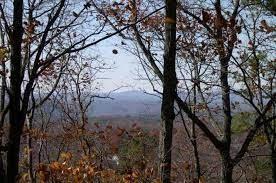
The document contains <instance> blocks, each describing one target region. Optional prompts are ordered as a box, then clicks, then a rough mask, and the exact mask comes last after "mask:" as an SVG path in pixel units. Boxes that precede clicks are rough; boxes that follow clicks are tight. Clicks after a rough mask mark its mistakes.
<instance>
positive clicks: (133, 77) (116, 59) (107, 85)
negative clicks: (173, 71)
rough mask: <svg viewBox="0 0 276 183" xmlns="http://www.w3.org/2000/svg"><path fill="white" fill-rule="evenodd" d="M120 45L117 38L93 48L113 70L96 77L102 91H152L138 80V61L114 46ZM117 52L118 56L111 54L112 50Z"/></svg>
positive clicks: (119, 40) (146, 83) (144, 82)
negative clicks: (98, 78)
mask: <svg viewBox="0 0 276 183" xmlns="http://www.w3.org/2000/svg"><path fill="white" fill-rule="evenodd" d="M116 43H117V44H120V43H121V39H119V38H118V37H114V38H111V39H109V40H106V41H104V42H102V43H100V44H98V45H97V47H98V48H95V49H97V50H98V51H99V54H100V55H101V58H102V59H103V60H104V61H105V62H106V63H107V64H111V65H113V66H114V67H113V69H111V70H107V71H105V72H104V73H102V74H99V75H98V77H100V78H102V79H100V82H101V83H102V85H103V87H102V91H104V92H108V91H110V90H114V89H116V88H118V87H121V86H123V88H121V89H120V90H119V91H126V90H139V89H141V88H142V89H146V90H152V88H151V87H150V86H149V83H148V82H146V81H141V80H139V79H138V75H137V68H138V66H139V64H138V63H139V61H137V59H136V57H135V56H134V55H132V54H131V53H128V52H127V51H125V50H124V49H122V48H119V47H117V46H115V44H116ZM113 49H116V50H118V54H113V53H112V50H113Z"/></svg>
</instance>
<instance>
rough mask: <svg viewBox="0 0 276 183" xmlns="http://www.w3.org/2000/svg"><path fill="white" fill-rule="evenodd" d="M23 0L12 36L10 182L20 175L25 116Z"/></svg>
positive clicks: (19, 1)
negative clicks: (22, 95)
mask: <svg viewBox="0 0 276 183" xmlns="http://www.w3.org/2000/svg"><path fill="white" fill-rule="evenodd" d="M22 18H23V0H14V2H13V30H12V34H11V38H10V41H11V42H10V44H11V57H10V60H11V64H10V69H11V79H10V95H9V99H10V111H9V112H10V113H9V122H10V126H9V137H8V138H9V139H8V154H7V177H8V183H14V182H16V178H17V175H18V163H19V151H20V137H21V133H22V129H23V124H24V120H25V119H24V116H23V115H21V112H20V100H21V74H20V73H21V65H22V58H21V57H22V55H21V50H22V46H21V44H22V37H23V26H22Z"/></svg>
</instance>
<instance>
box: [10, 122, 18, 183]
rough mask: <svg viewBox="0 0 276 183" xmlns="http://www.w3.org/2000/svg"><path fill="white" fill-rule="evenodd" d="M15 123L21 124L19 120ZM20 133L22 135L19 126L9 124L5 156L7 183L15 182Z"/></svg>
mask: <svg viewBox="0 0 276 183" xmlns="http://www.w3.org/2000/svg"><path fill="white" fill-rule="evenodd" d="M16 121H17V122H21V120H20V119H18V120H16ZM21 133H22V126H21V125H17V124H11V126H10V129H9V143H8V154H7V178H8V183H15V182H17V181H16V179H17V176H18V164H19V152H20V138H21Z"/></svg>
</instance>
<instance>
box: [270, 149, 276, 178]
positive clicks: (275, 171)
mask: <svg viewBox="0 0 276 183" xmlns="http://www.w3.org/2000/svg"><path fill="white" fill-rule="evenodd" d="M271 168H272V183H276V151H275V150H272V152H271Z"/></svg>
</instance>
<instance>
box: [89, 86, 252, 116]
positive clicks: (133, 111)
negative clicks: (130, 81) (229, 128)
mask: <svg viewBox="0 0 276 183" xmlns="http://www.w3.org/2000/svg"><path fill="white" fill-rule="evenodd" d="M110 97H111V98H113V99H96V100H95V102H93V103H92V105H91V109H90V110H89V117H99V116H132V117H139V116H160V109H161V99H160V98H159V97H157V96H153V95H150V94H146V93H144V92H142V91H125V92H114V93H113V94H112V95H111V96H110ZM182 97H183V98H185V94H182ZM199 98H200V97H199ZM209 100H211V101H212V102H211V103H209V104H208V105H209V106H211V107H216V106H221V105H222V104H221V95H220V92H218V91H217V92H216V91H215V92H213V93H212V95H211V98H210V99H209ZM231 100H232V104H235V103H238V106H239V107H238V108H236V109H235V110H234V112H237V111H240V110H244V111H248V110H252V109H251V108H250V107H249V106H248V105H246V104H245V101H244V99H243V98H241V97H240V96H237V95H235V94H231ZM198 102H200V100H198Z"/></svg>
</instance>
